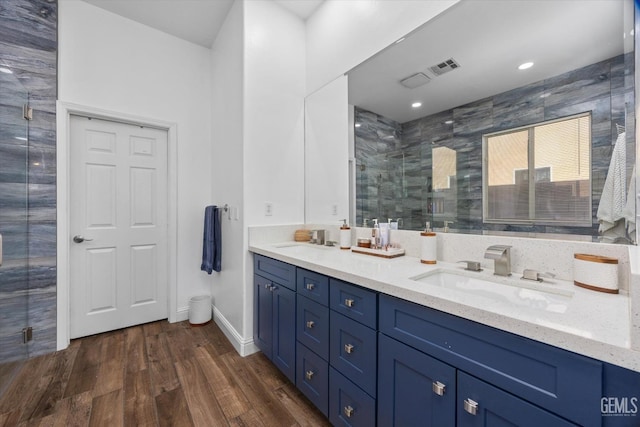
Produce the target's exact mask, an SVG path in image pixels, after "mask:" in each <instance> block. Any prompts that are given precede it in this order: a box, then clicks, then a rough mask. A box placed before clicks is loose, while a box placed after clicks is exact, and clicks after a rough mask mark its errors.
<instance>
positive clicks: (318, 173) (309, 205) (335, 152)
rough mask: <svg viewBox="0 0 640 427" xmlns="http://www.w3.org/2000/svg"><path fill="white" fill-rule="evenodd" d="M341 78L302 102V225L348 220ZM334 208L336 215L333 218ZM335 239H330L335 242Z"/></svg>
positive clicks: (346, 127) (345, 103)
mask: <svg viewBox="0 0 640 427" xmlns="http://www.w3.org/2000/svg"><path fill="white" fill-rule="evenodd" d="M347 91H348V87H347V77H346V76H340V77H338V78H337V79H335V80H334V81H332V82H331V83H329V84H327V85H326V86H324V87H322V88H321V89H320V90H318V91H316V92H314V93H312V94H311V95H309V96H307V98H306V101H305V174H306V175H307V178H306V180H305V187H306V188H305V205H306V207H305V222H306V223H307V224H309V223H311V224H313V223H319V224H334V225H338V224H340V222H339V220H341V219H343V218H347V219H349V187H348V185H344V183H348V182H349V120H348V119H349V111H348V110H349V105H348V99H347ZM334 206H335V214H334ZM337 238H338V237H337V236H331V239H333V240H337Z"/></svg>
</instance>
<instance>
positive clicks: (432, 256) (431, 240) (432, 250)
mask: <svg viewBox="0 0 640 427" xmlns="http://www.w3.org/2000/svg"><path fill="white" fill-rule="evenodd" d="M420 241H421V252H420V262H421V263H423V264H435V263H436V262H437V261H436V258H437V251H438V246H437V243H438V241H437V240H436V233H434V232H433V231H432V230H431V223H430V222H427V224H426V227H425V229H424V231H423V232H422V233H420Z"/></svg>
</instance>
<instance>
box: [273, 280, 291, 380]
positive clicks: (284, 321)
mask: <svg viewBox="0 0 640 427" xmlns="http://www.w3.org/2000/svg"><path fill="white" fill-rule="evenodd" d="M295 348H296V293H295V292H293V291H292V290H290V289H287V288H285V287H283V286H279V285H278V284H274V287H273V348H272V353H273V357H272V359H271V360H272V361H273V363H274V364H275V365H276V366H277V367H278V368H280V370H281V371H282V372H283V373H284V374H285V375H286V376H287V378H289V380H290V381H291V382H292V383H295V381H296V380H295V376H296V351H295Z"/></svg>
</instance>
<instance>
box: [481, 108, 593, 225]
mask: <svg viewBox="0 0 640 427" xmlns="http://www.w3.org/2000/svg"><path fill="white" fill-rule="evenodd" d="M583 117H588V118H589V165H588V170H589V204H588V205H589V212H590V215H589V219H588V220H582V221H573V222H567V221H566V220H549V219H544V220H542V219H537V218H536V217H535V210H536V204H535V203H536V200H535V197H536V191H535V185H536V183H535V174H536V169H535V138H534V134H535V129H536V128H537V127H539V126H546V125H549V124H553V123H558V122H565V121H569V120H574V119H580V118H583ZM524 130H526V131H528V141H527V150H528V153H527V166H528V183H529V202H528V203H529V206H528V207H529V219H512V218H488V214H489V203H488V202H489V175H488V174H489V158H488V146H487V145H488V140H489V138H491V137H494V136H500V135H506V134H510V133H515V132H522V131H524ZM532 141H533V142H532ZM592 161H593V117H592V112H591V111H587V112H583V113H579V114H573V115H570V116H564V117H559V118H557V119H552V120H546V121H544V122H538V123H533V124H529V125H525V126H519V127H515V128H509V129H504V130H501V131H497V132H491V133H487V134H483V135H482V222H483V223H484V224H504V225H551V226H565V227H592V226H593V176H592V175H593V168H592Z"/></svg>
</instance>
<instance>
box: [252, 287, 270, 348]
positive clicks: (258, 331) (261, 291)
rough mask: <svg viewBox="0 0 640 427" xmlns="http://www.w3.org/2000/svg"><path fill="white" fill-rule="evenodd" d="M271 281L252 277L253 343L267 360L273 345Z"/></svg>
mask: <svg viewBox="0 0 640 427" xmlns="http://www.w3.org/2000/svg"><path fill="white" fill-rule="evenodd" d="M271 286H272V284H271V281H270V280H268V279H265V278H264V277H261V276H258V275H255V276H253V292H254V295H253V341H254V342H255V344H256V345H257V346H258V348H259V349H260V350H262V352H263V353H264V355H265V356H267V357H268V358H269V359H271V358H272V345H273V302H272V300H273V293H272V292H271Z"/></svg>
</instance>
